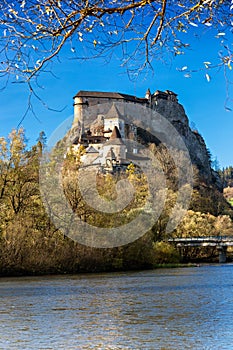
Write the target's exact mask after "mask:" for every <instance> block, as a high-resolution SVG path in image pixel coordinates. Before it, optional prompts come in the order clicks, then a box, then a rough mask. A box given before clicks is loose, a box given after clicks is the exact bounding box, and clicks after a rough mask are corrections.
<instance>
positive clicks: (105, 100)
mask: <svg viewBox="0 0 233 350" xmlns="http://www.w3.org/2000/svg"><path fill="white" fill-rule="evenodd" d="M109 103H113V104H115V105H116V106H117V109H118V111H119V113H121V114H122V115H125V116H127V115H129V113H133V114H134V116H137V118H136V119H137V121H138V125H137V126H139V127H142V128H144V129H147V130H150V127H151V126H154V125H156V127H157V129H158V133H159V132H160V131H159V122H158V120H159V116H163V117H164V118H166V119H167V120H168V121H169V122H170V123H171V124H172V125H173V126H174V127H175V129H176V130H177V131H178V133H179V134H180V135H181V136H182V138H183V140H184V142H185V144H186V146H187V149H188V150H189V154H190V158H191V160H192V163H193V165H195V166H196V167H197V168H198V170H199V174H200V177H201V179H202V181H203V182H205V183H206V184H207V185H215V186H216V187H218V189H221V188H220V187H221V183H220V182H219V179H218V177H217V176H216V174H215V173H214V172H213V170H212V169H211V166H210V156H209V152H208V150H207V148H206V144H205V141H204V139H203V137H202V136H201V135H200V134H199V133H198V132H197V131H193V130H191V128H190V126H189V121H188V117H187V115H186V113H185V110H184V108H183V106H182V105H181V104H180V103H179V102H178V99H177V95H176V94H175V93H174V92H172V91H169V90H166V91H165V92H162V91H156V92H155V93H153V94H151V92H150V90H149V89H148V90H147V92H146V95H145V97H143V98H139V97H135V96H131V95H126V94H122V93H114V92H94V91H79V92H78V93H77V94H76V95H75V96H74V121H73V128H74V129H75V130H76V131H77V130H78V131H79V133H82V132H84V130H85V127H86V125H88V124H89V125H90V124H91V123H93V121H94V120H96V117H97V115H107V114H108V113H109ZM139 106H140V107H139ZM93 107H94V109H93ZM142 107H143V108H142ZM139 109H140V113H138V110H139ZM148 109H149V110H151V111H153V113H151V115H150V113H148ZM93 110H94V111H95V113H94V114H93ZM132 111H133V112H132ZM148 115H149V117H148Z"/></svg>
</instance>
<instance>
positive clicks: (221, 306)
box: [0, 265, 233, 350]
mask: <svg viewBox="0 0 233 350" xmlns="http://www.w3.org/2000/svg"><path fill="white" fill-rule="evenodd" d="M0 320H1V327H0V349H4V350H5V349H6V350H7V349H17V350H21V349H30V350H32V349H33V350H34V349H54V350H57V349H65V350H69V349H103V350H106V349H124V350H126V349H133V350H136V349H146V350H147V349H148V350H150V349H151V350H156V349H161V350H165V349H166V350H167V349H176V350H177V349H182V350H183V349H197V350H202V349H221V350H224V349H233V265H213V266H201V267H195V268H179V269H158V270H154V271H142V272H130V273H113V274H96V275H94V274H88V275H75V276H74V275H71V276H46V277H23V278H2V279H0Z"/></svg>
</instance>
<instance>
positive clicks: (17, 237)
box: [0, 129, 233, 275]
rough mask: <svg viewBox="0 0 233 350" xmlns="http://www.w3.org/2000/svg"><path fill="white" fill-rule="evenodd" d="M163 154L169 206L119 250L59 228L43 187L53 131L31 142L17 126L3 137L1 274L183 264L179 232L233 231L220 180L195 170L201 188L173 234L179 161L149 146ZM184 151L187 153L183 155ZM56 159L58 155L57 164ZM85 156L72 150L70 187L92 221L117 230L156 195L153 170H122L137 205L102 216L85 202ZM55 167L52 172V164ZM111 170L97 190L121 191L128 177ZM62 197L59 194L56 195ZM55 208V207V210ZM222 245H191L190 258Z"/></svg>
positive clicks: (81, 212) (227, 175) (74, 202)
mask: <svg viewBox="0 0 233 350" xmlns="http://www.w3.org/2000/svg"><path fill="white" fill-rule="evenodd" d="M149 147H150V149H151V150H153V152H154V153H155V154H156V157H157V159H160V161H161V164H162V167H163V170H164V172H165V174H166V176H167V197H166V205H165V206H164V208H163V211H162V213H161V215H160V217H159V219H158V220H157V221H156V223H155V224H154V225H153V227H152V228H151V230H149V231H148V232H147V233H146V234H144V235H143V236H142V237H140V238H139V239H137V240H136V241H134V242H132V243H129V244H126V245H122V246H118V247H113V248H95V247H88V246H85V245H82V244H80V243H79V242H76V241H75V240H72V239H71V238H69V235H65V234H64V232H62V231H61V230H60V229H59V227H57V226H55V225H54V223H53V220H52V219H51V217H52V216H50V215H48V208H47V209H45V207H44V200H42V198H41V192H40V186H39V182H40V180H39V171H40V160H41V156H42V153H43V152H45V150H46V137H45V134H44V133H43V132H41V133H40V135H39V137H38V141H37V143H36V144H35V145H34V146H32V147H29V146H28V145H27V140H26V136H25V132H24V130H23V129H19V130H12V132H11V133H10V134H9V136H8V137H7V138H4V137H2V138H1V139H0V206H1V210H0V274H1V275H27V274H30V275H32V274H55V273H56V274H57V273H79V272H99V271H117V270H128V269H144V268H154V267H156V266H158V265H160V264H179V263H181V262H184V261H181V257H180V255H179V252H178V251H177V250H176V249H175V247H174V246H172V245H170V244H168V242H167V239H168V238H171V237H185V236H209V235H232V233H233V222H232V218H233V209H232V206H231V205H230V203H229V202H228V201H227V200H226V199H225V198H224V196H223V194H222V193H220V192H219V191H218V190H217V189H216V188H215V187H214V185H206V184H205V183H204V182H203V179H202V178H201V176H200V175H199V173H198V169H194V187H193V194H192V199H191V202H190V207H189V210H187V212H186V215H185V216H184V218H183V220H182V222H181V223H180V224H179V225H178V226H177V227H176V229H175V230H174V231H173V232H172V233H171V234H169V235H168V234H167V233H166V225H167V222H168V219H169V214H170V211H171V208H172V207H173V204H174V202H175V200H176V196H177V191H176V190H177V183H176V176H175V168H174V163H173V162H172V160H171V159H170V157H169V154H168V153H167V151H166V149H165V148H164V147H162V146H161V145H158V146H156V145H155V144H151V145H149ZM179 156H180V155H179ZM55 164H56V155H54V158H53V159H52V160H51V162H50V164H49V166H50V167H53V166H55ZM79 167H80V159H79V157H78V156H77V154H76V155H74V154H73V153H72V152H70V153H69V154H68V155H67V157H66V158H64V164H63V170H62V185H63V189H64V194H65V196H66V198H67V200H68V203H69V205H70V207H71V208H72V211H73V212H74V213H75V214H76V215H78V216H79V217H82V218H84V220H85V221H87V222H89V223H92V224H94V225H97V226H101V227H103V226H104V227H109V228H111V227H112V226H113V225H115V223H116V222H118V223H119V224H122V223H123V222H130V221H131V220H132V218H133V217H134V216H135V215H137V213H138V212H140V208H141V206H142V204H143V203H144V202H145V198H146V196H147V194H148V185H147V181H146V179H145V176H144V175H143V174H142V173H140V172H137V171H135V167H134V166H133V165H131V166H129V167H128V169H127V171H126V172H125V173H124V174H122V175H119V176H120V178H127V180H128V181H130V182H131V183H132V185H133V186H134V187H135V189H136V192H135V197H134V200H133V202H132V203H130V205H129V206H128V207H127V208H126V209H127V213H125V211H124V210H123V211H121V212H119V213H117V214H112V215H102V214H100V213H98V212H96V211H95V210H93V209H92V208H90V207H88V205H87V204H86V203H84V201H83V200H82V196H81V193H80V190H79V187H78V180H77V172H78V170H79ZM48 171H49V170H48ZM119 176H118V177H115V176H113V175H111V174H107V175H105V176H103V175H99V176H98V180H97V189H98V191H99V194H100V195H101V196H103V197H104V198H105V199H106V200H111V199H112V198H114V196H115V195H116V193H115V190H114V189H115V185H116V183H117V181H118V180H119V179H120V178H119ZM220 176H221V177H222V178H223V180H224V181H225V183H226V184H227V186H230V185H231V184H232V182H231V181H232V167H229V168H227V169H225V170H223V171H221V172H220ZM54 200H56V198H54ZM50 209H51V211H52V210H53V208H50ZM216 256H217V255H216V251H215V248H211V249H207V250H200V251H197V250H193V251H192V250H189V251H187V253H186V256H185V262H190V261H191V262H192V261H194V262H195V261H214V259H216Z"/></svg>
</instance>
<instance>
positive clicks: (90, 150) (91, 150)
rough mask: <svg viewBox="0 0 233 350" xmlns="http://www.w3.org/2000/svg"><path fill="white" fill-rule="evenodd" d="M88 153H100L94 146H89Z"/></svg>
mask: <svg viewBox="0 0 233 350" xmlns="http://www.w3.org/2000/svg"><path fill="white" fill-rule="evenodd" d="M86 153H99V152H98V151H97V150H96V149H95V148H94V147H93V146H89V147H88V148H87V149H86Z"/></svg>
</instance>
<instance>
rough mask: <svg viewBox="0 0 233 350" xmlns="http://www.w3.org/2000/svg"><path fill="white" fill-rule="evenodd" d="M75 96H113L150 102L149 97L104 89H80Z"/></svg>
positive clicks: (114, 97) (133, 100)
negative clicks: (105, 90)
mask: <svg viewBox="0 0 233 350" xmlns="http://www.w3.org/2000/svg"><path fill="white" fill-rule="evenodd" d="M75 97H92V98H111V99H119V100H126V101H132V102H138V103H148V100H147V98H141V97H136V96H133V95H127V94H122V93H120V92H104V91H85V90H80V91H79V92H78V93H77V94H76V95H75V96H74V98H75Z"/></svg>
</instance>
